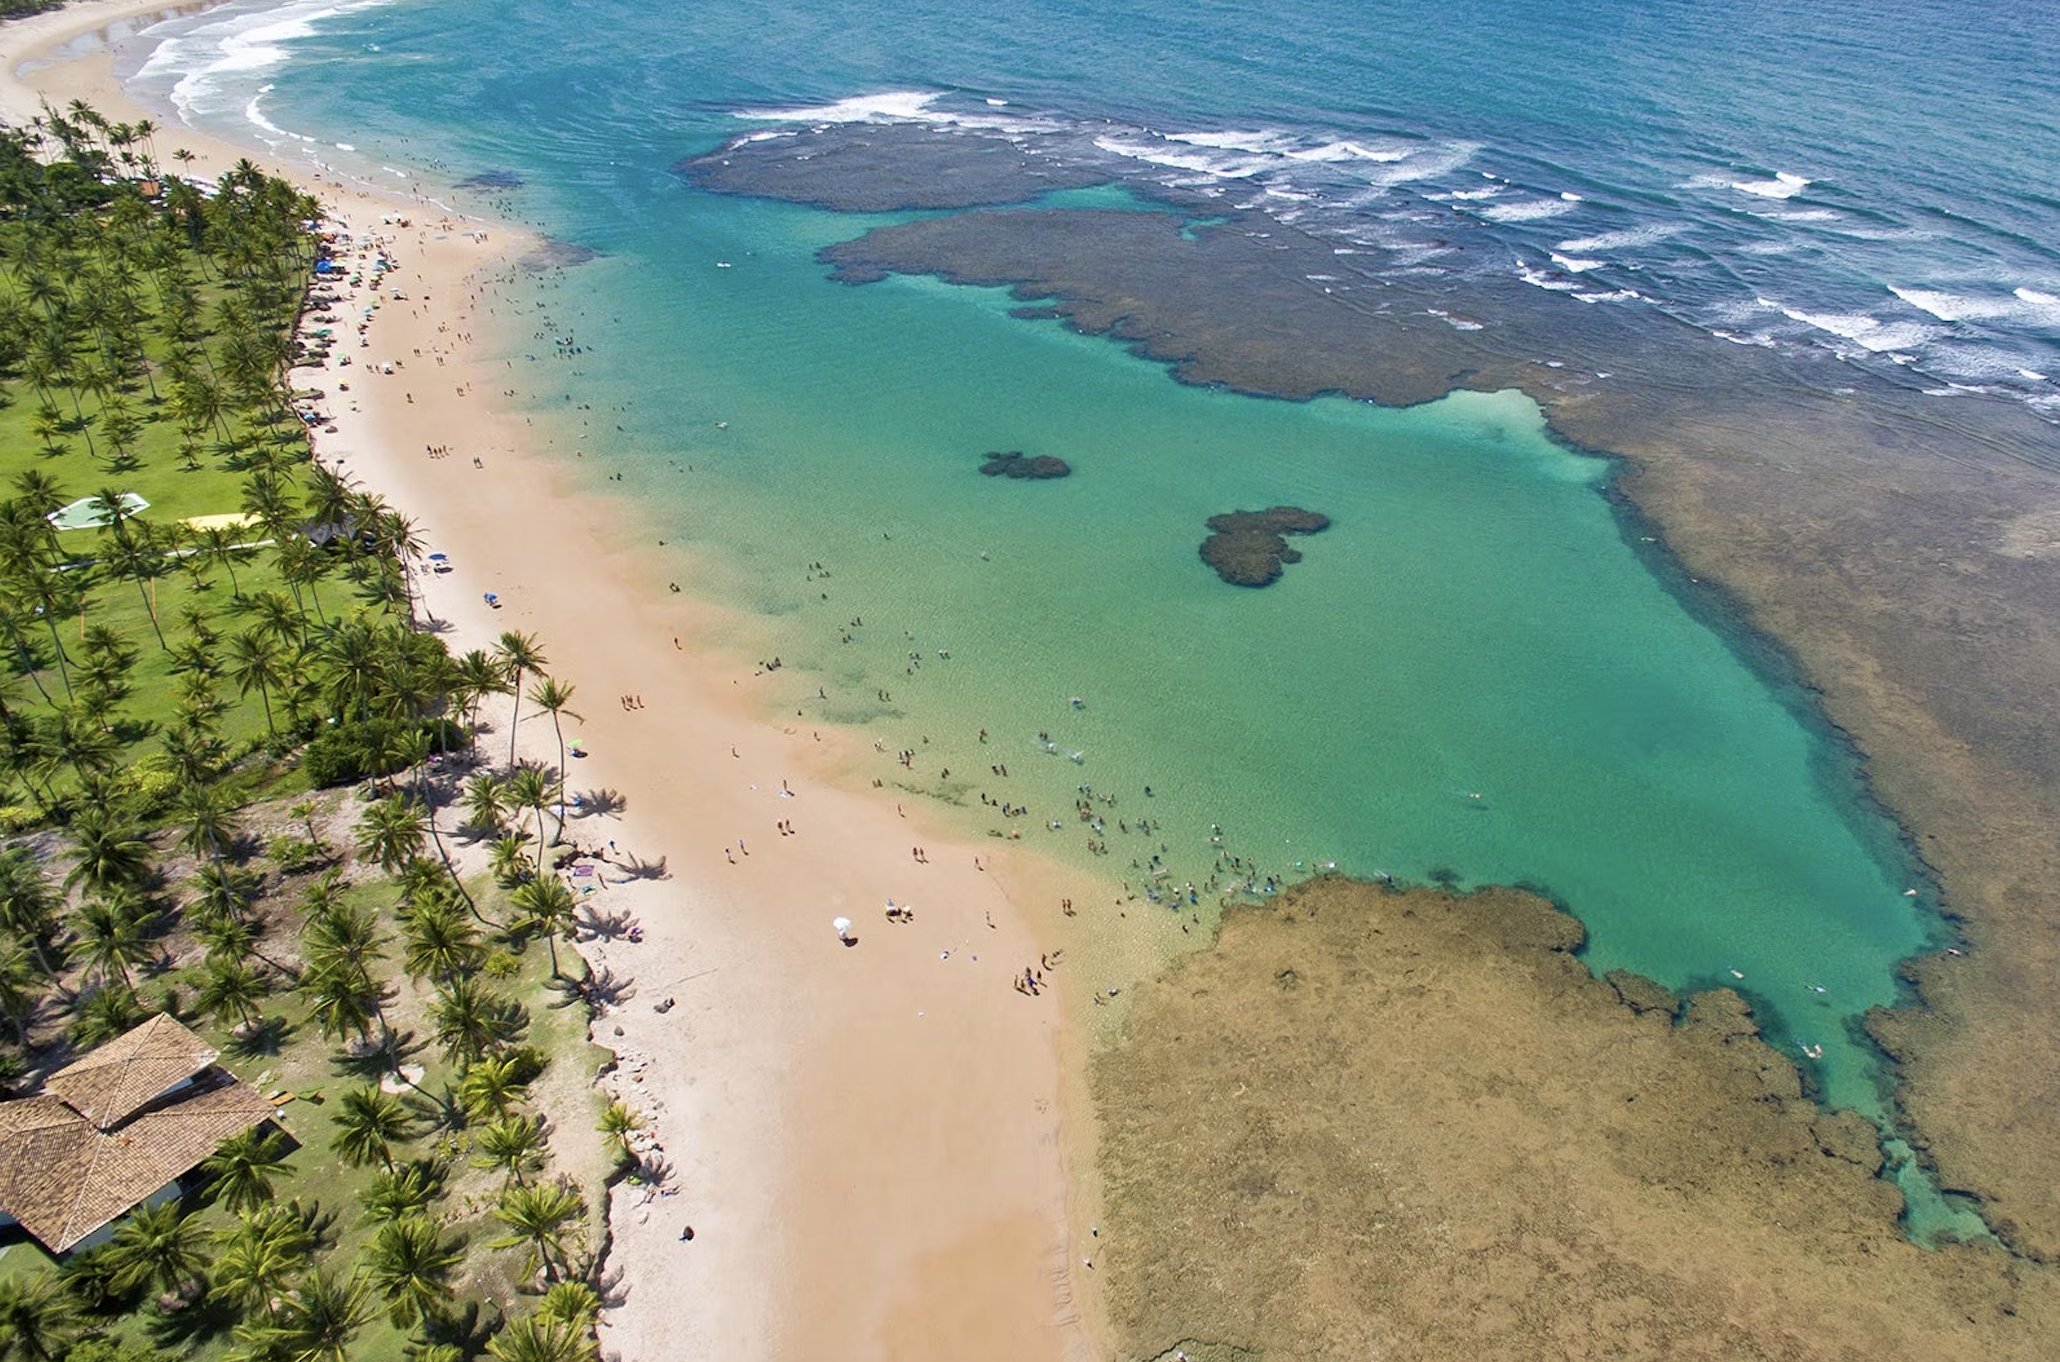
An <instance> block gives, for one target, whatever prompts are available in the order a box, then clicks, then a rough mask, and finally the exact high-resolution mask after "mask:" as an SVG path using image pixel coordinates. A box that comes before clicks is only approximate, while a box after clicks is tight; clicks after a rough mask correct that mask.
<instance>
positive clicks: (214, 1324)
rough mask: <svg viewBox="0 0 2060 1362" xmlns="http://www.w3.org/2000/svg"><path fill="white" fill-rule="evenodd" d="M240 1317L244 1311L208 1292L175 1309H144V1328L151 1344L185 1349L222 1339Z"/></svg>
mask: <svg viewBox="0 0 2060 1362" xmlns="http://www.w3.org/2000/svg"><path fill="white" fill-rule="evenodd" d="M242 1318H243V1312H242V1311H240V1310H238V1309H237V1308H236V1307H235V1306H234V1305H233V1304H231V1303H230V1302H229V1301H227V1300H225V1299H223V1298H222V1297H220V1296H213V1295H209V1296H203V1297H201V1298H200V1299H199V1300H197V1301H194V1302H193V1303H192V1304H190V1305H184V1306H180V1307H179V1308H177V1309H175V1310H165V1309H153V1310H148V1311H145V1312H144V1325H143V1331H144V1332H145V1333H146V1334H148V1335H149V1336H150V1342H151V1345H152V1346H153V1347H158V1348H164V1349H167V1350H170V1349H175V1348H176V1349H179V1350H181V1351H184V1350H185V1349H187V1348H192V1347H199V1346H204V1345H206V1344H207V1343H209V1342H210V1341H212V1340H214V1339H218V1338H221V1337H222V1336H223V1335H225V1334H227V1333H228V1332H229V1330H230V1329H232V1328H234V1327H235V1325H236V1324H237V1322H238V1321H239V1320H241V1319H242Z"/></svg>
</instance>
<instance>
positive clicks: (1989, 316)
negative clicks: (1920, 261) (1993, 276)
mask: <svg viewBox="0 0 2060 1362" xmlns="http://www.w3.org/2000/svg"><path fill="white" fill-rule="evenodd" d="M1889 292H1891V293H1893V294H1895V296H1896V297H1898V298H1900V299H1902V300H1903V301H1904V302H1906V303H1908V304H1909V305H1910V306H1911V307H1915V308H1921V309H1922V310H1924V311H1926V312H1929V313H1930V314H1931V315H1932V316H1934V317H1936V318H1938V319H1939V320H1940V321H1945V322H1965V321H2005V322H2017V323H2021V324H2028V325H2032V326H2060V298H2056V297H2054V296H2053V295H2052V294H2050V293H2041V292H2039V291H2038V290H2036V289H2029V288H2020V289H2014V290H2012V291H2011V292H2009V293H2006V294H1986V295H1974V294H1962V293H1947V292H1945V291H1944V290H1942V289H1922V288H1895V287H1891V288H1890V289H1889Z"/></svg>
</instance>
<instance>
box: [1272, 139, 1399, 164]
mask: <svg viewBox="0 0 2060 1362" xmlns="http://www.w3.org/2000/svg"><path fill="white" fill-rule="evenodd" d="M1410 154H1411V149H1410V148H1408V147H1367V146H1361V145H1360V144H1359V143H1357V142H1325V143H1324V144H1323V145H1322V146H1320V147H1305V148H1303V149H1301V150H1299V151H1290V152H1289V153H1288V158H1289V159H1290V160H1295V161H1385V162H1393V161H1405V160H1407V159H1409V156H1410Z"/></svg>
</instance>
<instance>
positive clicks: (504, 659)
mask: <svg viewBox="0 0 2060 1362" xmlns="http://www.w3.org/2000/svg"><path fill="white" fill-rule="evenodd" d="M494 656H495V657H496V658H498V659H499V661H500V664H501V669H502V670H503V671H504V672H505V673H506V674H507V675H508V677H509V689H510V690H512V691H514V693H515V708H514V710H513V711H511V712H510V714H509V716H508V764H509V765H510V766H513V765H514V764H515V725H516V724H517V723H519V722H521V719H522V673H523V672H525V671H538V670H541V669H542V668H543V666H544V664H545V658H544V650H543V645H542V644H540V643H539V642H537V638H536V635H534V634H525V633H522V632H520V631H519V630H515V629H510V630H508V631H507V632H506V633H504V634H502V635H501V641H500V644H499V646H497V647H496V648H495V649H494Z"/></svg>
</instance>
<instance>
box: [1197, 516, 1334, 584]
mask: <svg viewBox="0 0 2060 1362" xmlns="http://www.w3.org/2000/svg"><path fill="white" fill-rule="evenodd" d="M1329 528H1330V517H1329V516H1327V515H1321V514H1319V513H1317V512H1315V511H1305V510H1303V509H1302V508H1301V507H1299V506H1275V507H1272V508H1270V509H1268V510H1264V511H1230V512H1228V513H1226V514H1224V515H1212V516H1210V517H1209V531H1210V533H1209V537H1208V538H1207V539H1204V540H1203V541H1202V561H1203V562H1205V563H1207V564H1208V565H1209V566H1210V567H1212V568H1214V569H1216V575H1217V576H1218V577H1221V578H1222V579H1223V580H1224V581H1226V582H1229V583H1230V584H1231V585H1232V586H1271V585H1272V584H1273V583H1274V582H1276V581H1278V580H1279V579H1280V571H1281V565H1282V564H1283V563H1299V562H1301V561H1302V554H1301V552H1300V550H1298V549H1294V548H1291V547H1290V546H1289V545H1288V541H1287V540H1286V539H1285V538H1284V537H1283V536H1285V535H1290V534H1318V533H1321V532H1322V531H1324V530H1327V529H1329Z"/></svg>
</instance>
